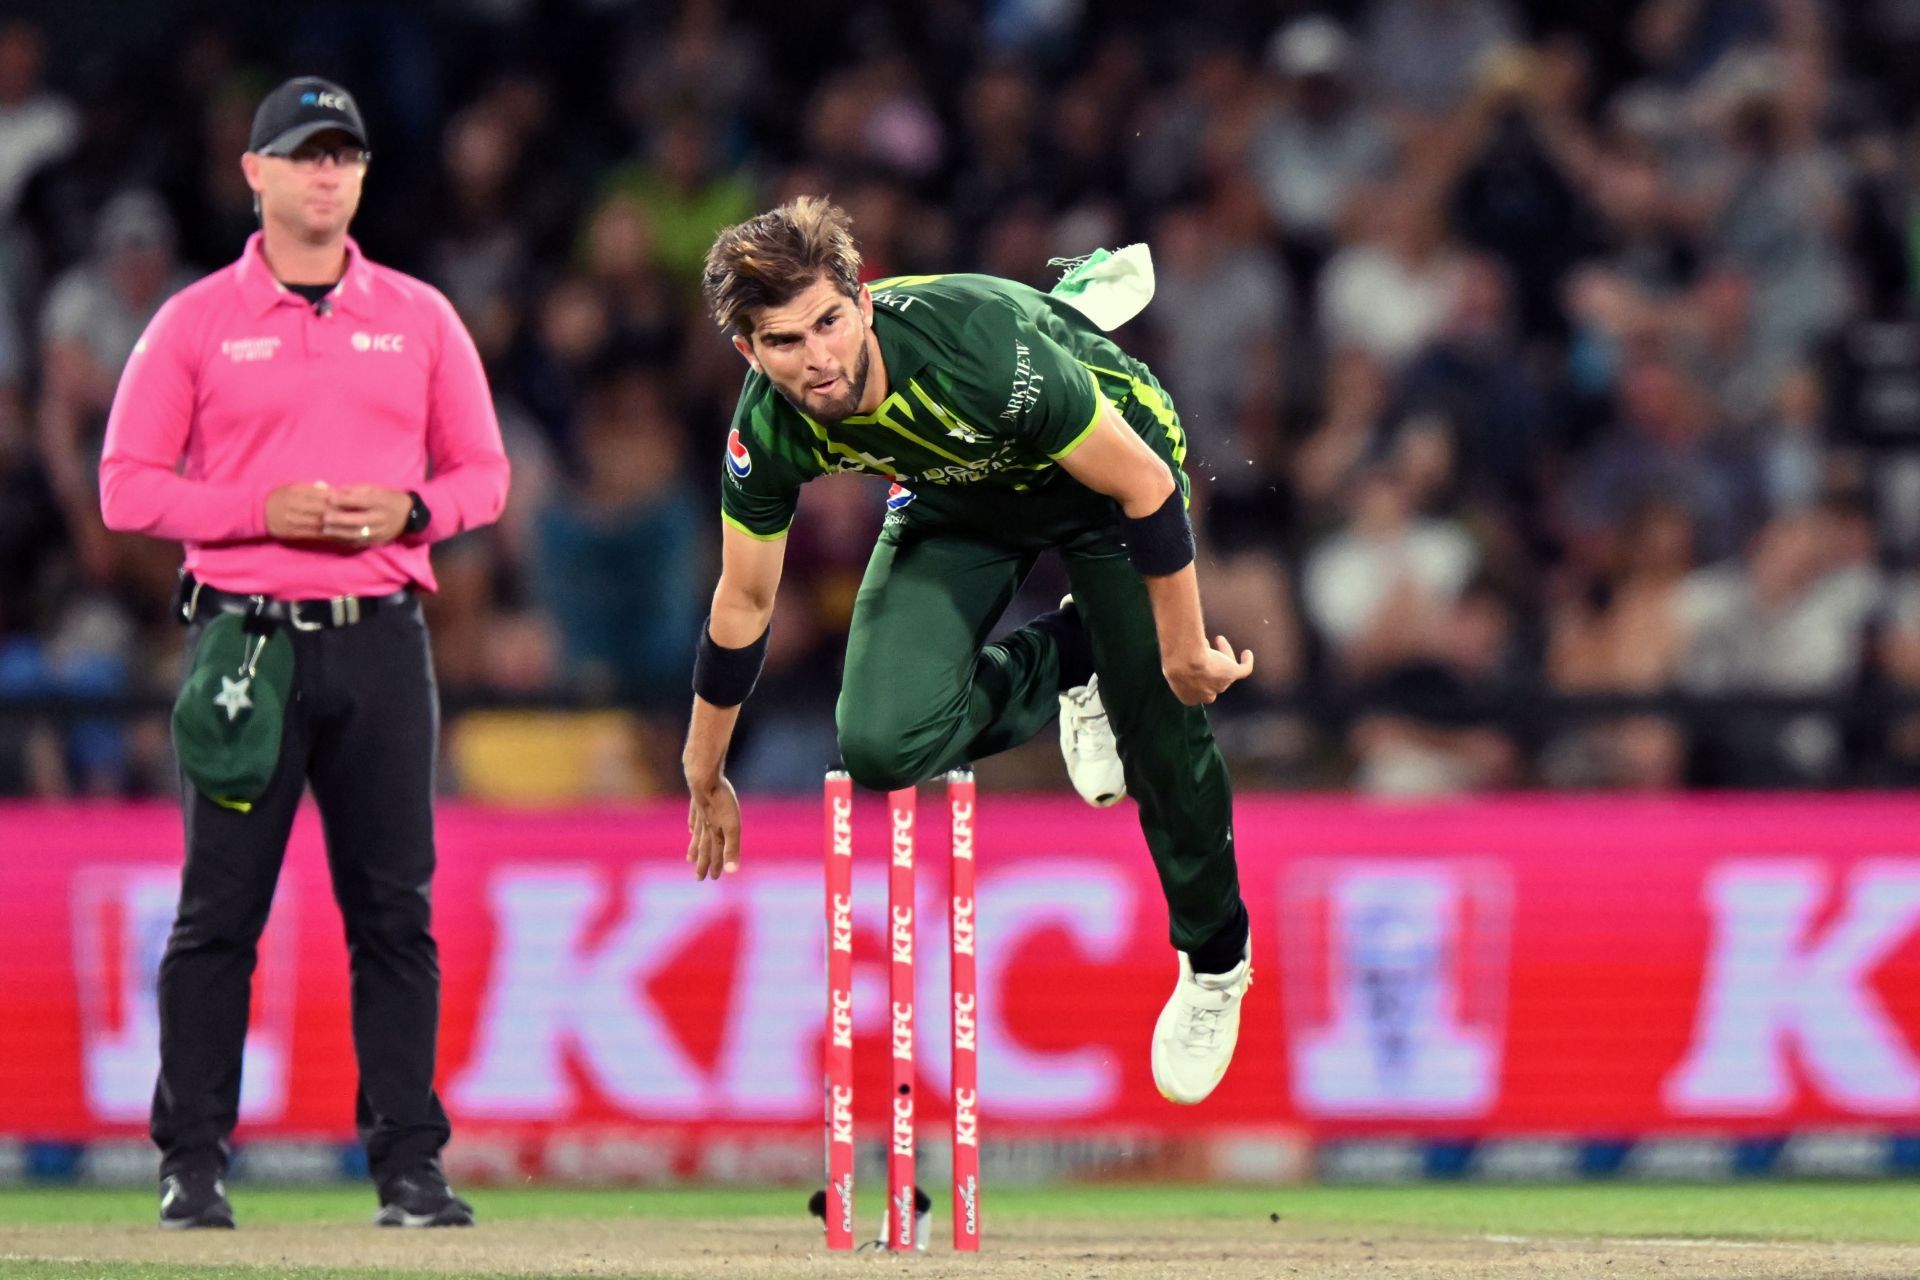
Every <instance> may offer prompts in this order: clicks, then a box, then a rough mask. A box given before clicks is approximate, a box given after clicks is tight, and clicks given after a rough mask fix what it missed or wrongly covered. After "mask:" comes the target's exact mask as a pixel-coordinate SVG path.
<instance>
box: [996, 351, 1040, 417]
mask: <svg viewBox="0 0 1920 1280" xmlns="http://www.w3.org/2000/svg"><path fill="white" fill-rule="evenodd" d="M1046 380H1047V379H1046V375H1045V374H1043V373H1041V372H1040V371H1039V370H1037V369H1035V368H1034V367H1033V351H1032V350H1031V349H1030V348H1029V347H1028V346H1027V344H1026V343H1024V342H1017V341H1016V342H1015V343H1014V344H1013V387H1012V389H1011V390H1010V391H1008V392H1007V405H1006V408H1004V409H1002V410H1000V421H1002V422H1014V423H1017V422H1019V421H1020V420H1021V419H1022V418H1024V417H1026V416H1027V411H1028V410H1030V409H1032V408H1033V406H1035V405H1037V404H1039V403H1040V391H1041V384H1043V383H1045V382H1046Z"/></svg>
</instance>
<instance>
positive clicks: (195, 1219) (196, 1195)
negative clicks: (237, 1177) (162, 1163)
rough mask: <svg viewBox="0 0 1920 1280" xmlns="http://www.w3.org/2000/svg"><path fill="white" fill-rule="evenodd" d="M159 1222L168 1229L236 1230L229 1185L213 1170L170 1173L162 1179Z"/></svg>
mask: <svg viewBox="0 0 1920 1280" xmlns="http://www.w3.org/2000/svg"><path fill="white" fill-rule="evenodd" d="M160 1225H161V1226H163V1227H165V1228H166V1229H167V1230H169V1231H190V1230H193V1229H194V1228H197V1227H218V1228H222V1229H224V1230H227V1231H231V1230H233V1206H232V1205H230V1204H228V1203H227V1184H226V1183H224V1182H222V1181H221V1180H220V1177H219V1175H218V1174H213V1173H170V1174H168V1175H167V1176H166V1177H164V1178H162V1179H160Z"/></svg>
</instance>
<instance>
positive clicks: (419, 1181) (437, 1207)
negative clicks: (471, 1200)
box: [373, 1165, 473, 1227]
mask: <svg viewBox="0 0 1920 1280" xmlns="http://www.w3.org/2000/svg"><path fill="white" fill-rule="evenodd" d="M373 1220H374V1223H375V1224H376V1225H378V1226H382V1227H470V1226H472V1225H473V1206H472V1205H470V1204H468V1203H467V1202H466V1201H465V1200H462V1199H461V1198H460V1197H459V1196H457V1195H455V1194H453V1188H452V1187H449V1186H448V1185H447V1176H446V1175H445V1174H444V1173H441V1172H440V1169H439V1167H438V1166H437V1165H429V1166H427V1167H426V1168H424V1169H416V1170H414V1171H413V1172H412V1173H401V1174H395V1175H394V1176H393V1177H391V1178H388V1179H387V1180H386V1181H385V1182H383V1183H381V1184H380V1212H379V1213H376V1214H374V1215H373Z"/></svg>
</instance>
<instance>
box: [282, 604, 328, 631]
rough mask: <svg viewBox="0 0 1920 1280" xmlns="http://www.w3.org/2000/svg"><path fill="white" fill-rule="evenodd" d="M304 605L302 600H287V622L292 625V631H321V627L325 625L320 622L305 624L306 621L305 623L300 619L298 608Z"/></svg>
mask: <svg viewBox="0 0 1920 1280" xmlns="http://www.w3.org/2000/svg"><path fill="white" fill-rule="evenodd" d="M305 603H306V601H304V600H289V601H287V621H288V622H290V623H292V624H293V629H294V630H295V631H318V630H320V629H321V627H323V626H325V625H326V624H325V623H320V622H307V621H305V620H303V619H302V618H301V617H300V606H301V605H303V604H305Z"/></svg>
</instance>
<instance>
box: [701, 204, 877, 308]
mask: <svg viewBox="0 0 1920 1280" xmlns="http://www.w3.org/2000/svg"><path fill="white" fill-rule="evenodd" d="M852 225H853V224H852V220H851V219H850V218H848V217H847V211H846V210H845V209H842V208H841V207H840V206H839V205H836V204H832V203H830V202H828V201H827V200H825V199H822V198H821V197H819V196H800V197H799V198H797V199H795V200H793V201H791V202H789V203H787V204H783V205H781V206H780V207H779V208H777V209H769V210H768V211H767V212H765V213H763V214H760V215H759V216H758V217H754V218H748V219H747V220H746V221H745V222H742V223H739V224H738V225H736V226H731V227H728V228H727V229H726V230H725V231H722V232H721V233H720V234H719V235H718V236H716V237H715V238H714V241H713V247H712V248H711V249H708V250H707V265H706V269H705V271H704V272H703V273H702V275H701V280H700V288H701V292H702V293H704V294H705V295H706V299H707V308H708V310H710V311H711V312H712V313H713V320H714V323H715V324H717V325H719V326H720V328H721V329H722V330H724V331H726V332H728V333H733V334H738V335H740V336H741V337H743V338H745V337H750V336H752V334H753V326H754V322H755V320H756V318H757V317H758V316H759V313H760V312H761V311H762V310H764V309H765V308H767V307H778V306H784V305H785V304H787V303H788V302H791V301H792V300H793V299H794V298H796V297H798V296H799V295H800V294H802V293H805V292H806V291H807V290H808V289H810V288H812V287H813V284H814V282H815V281H817V280H819V279H820V278H821V277H823V276H824V277H825V278H826V279H827V280H828V281H830V282H831V283H832V284H833V287H834V288H836V289H838V290H839V291H840V292H841V293H844V294H846V295H847V296H848V297H849V298H854V297H858V296H859V294H860V250H859V249H858V248H856V247H855V246H854V243H853V231H852V229H851V228H852Z"/></svg>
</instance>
